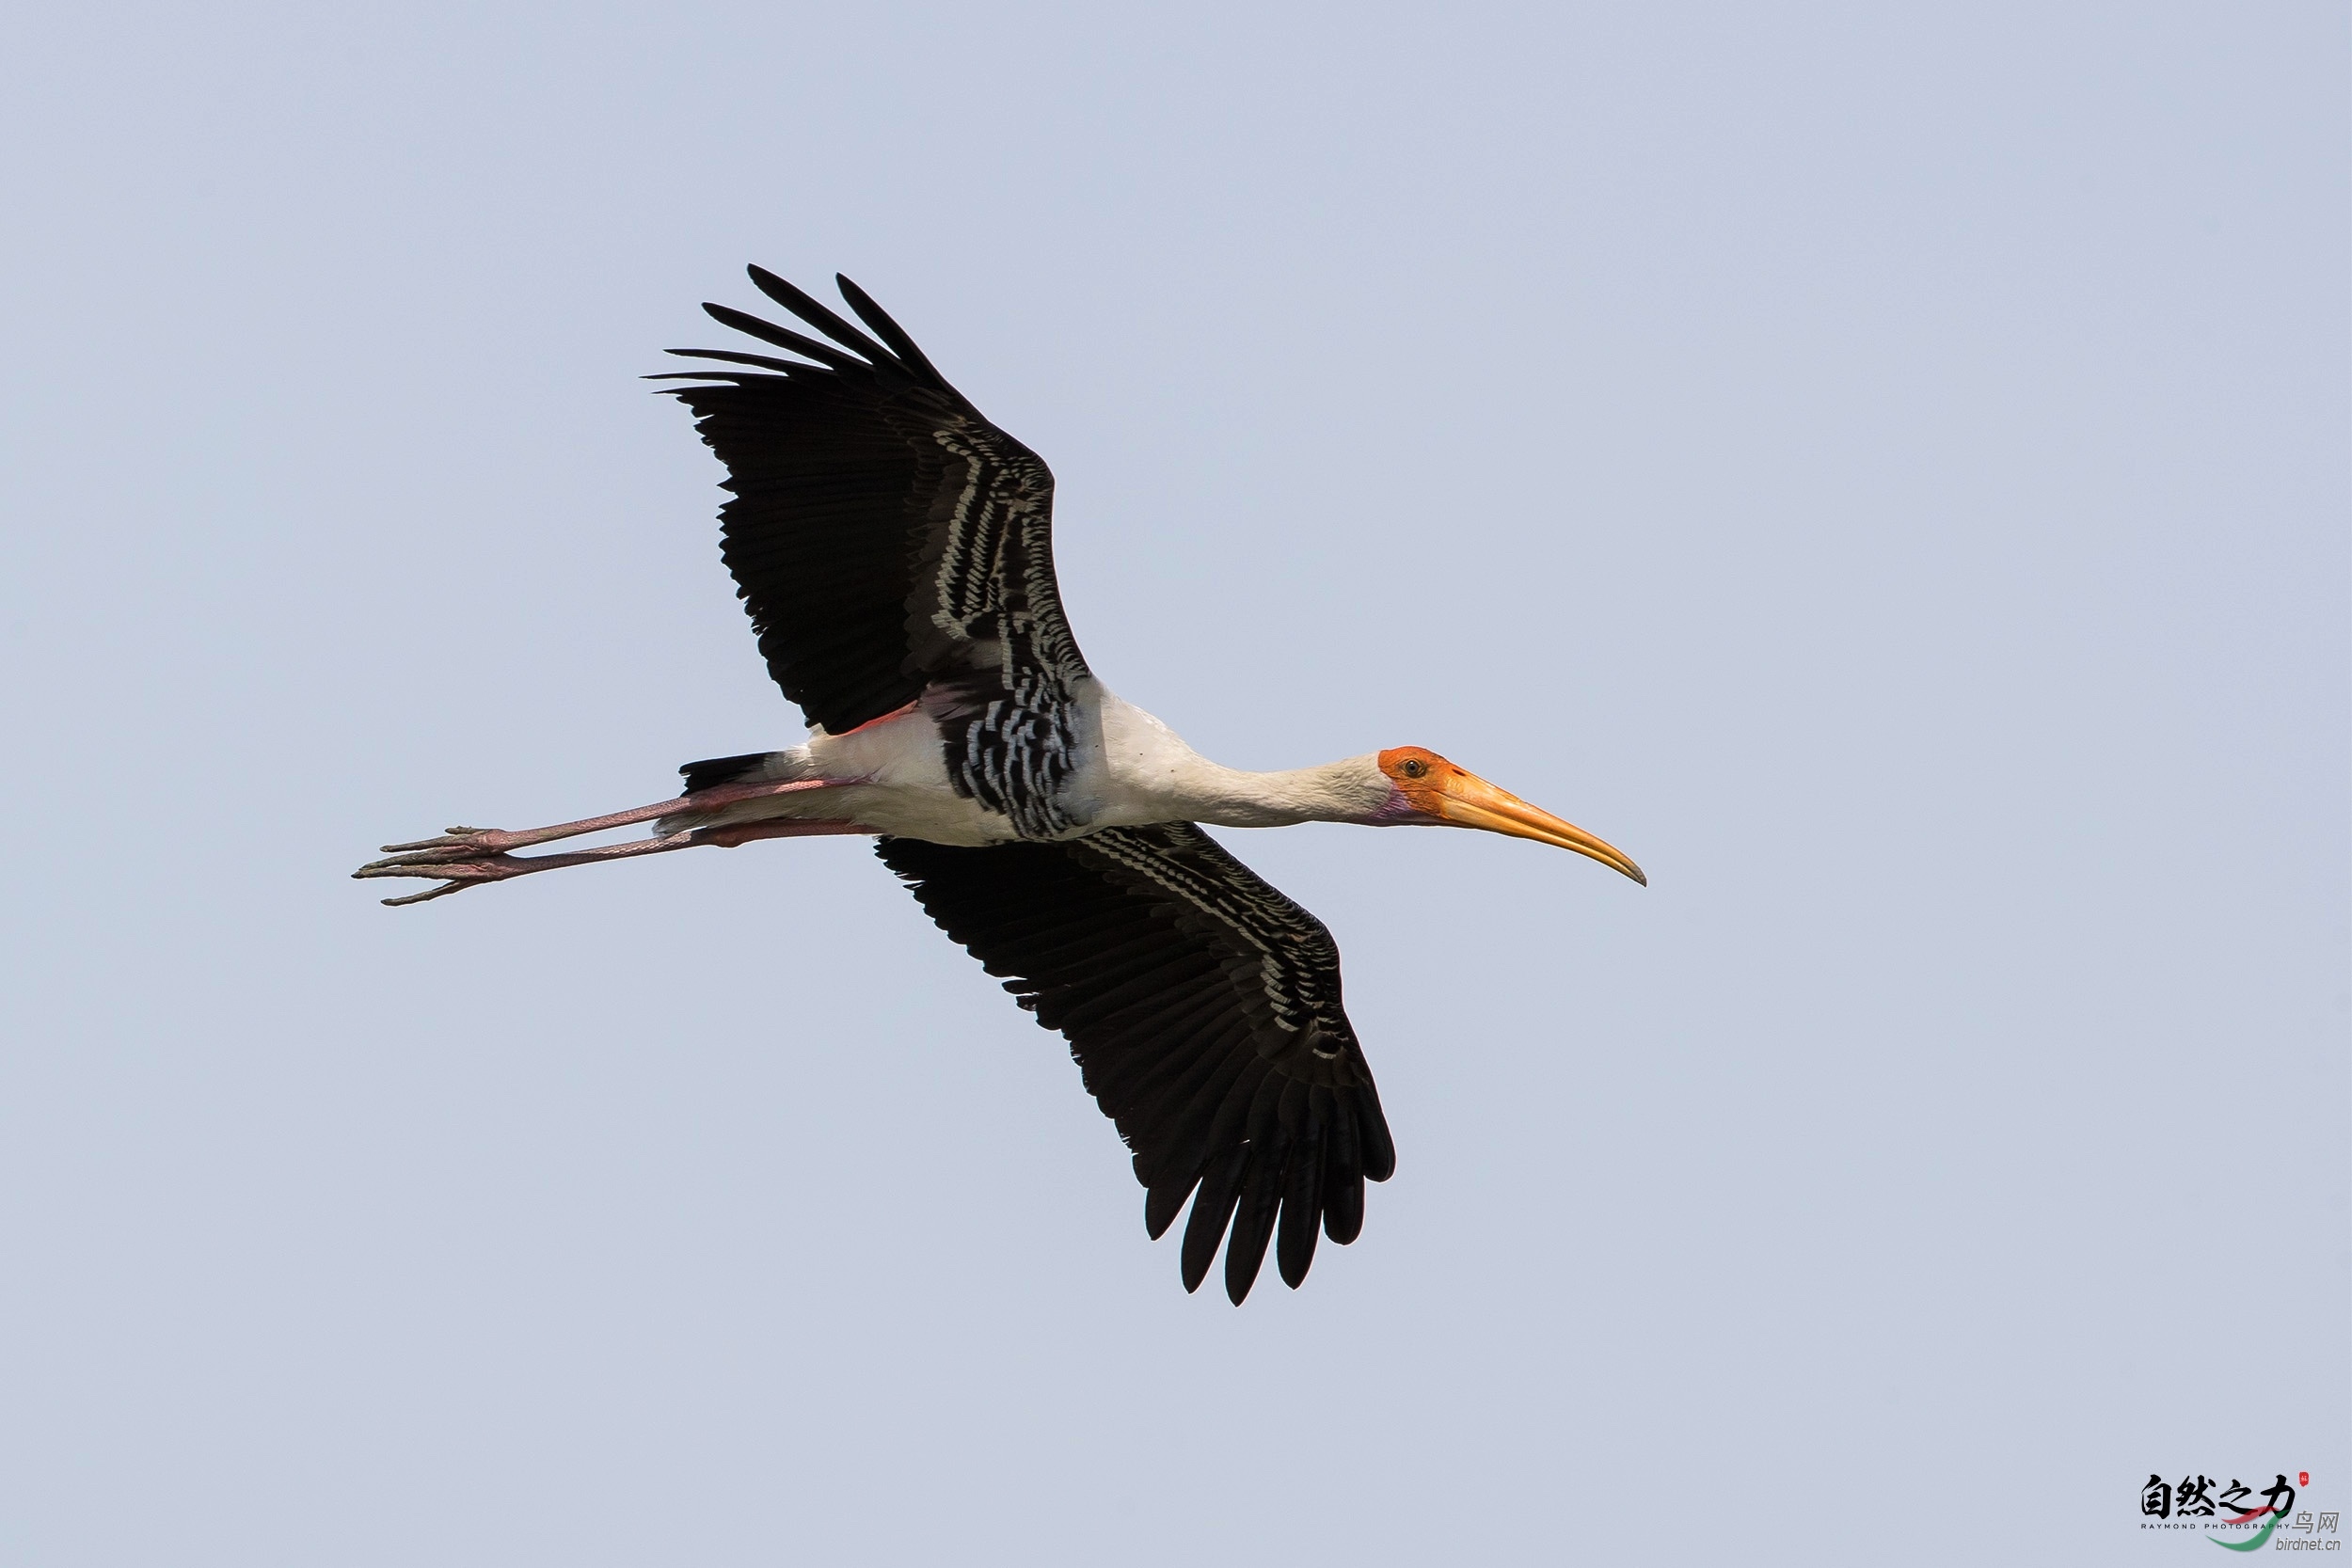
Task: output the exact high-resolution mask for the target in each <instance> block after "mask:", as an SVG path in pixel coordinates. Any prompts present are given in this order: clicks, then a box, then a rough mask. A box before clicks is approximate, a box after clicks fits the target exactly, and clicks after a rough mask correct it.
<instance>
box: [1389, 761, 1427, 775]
mask: <svg viewBox="0 0 2352 1568" xmlns="http://www.w3.org/2000/svg"><path fill="white" fill-rule="evenodd" d="M1397 771H1399V772H1401V773H1403V774H1404V775H1405V776H1406V778H1408V779H1418V778H1420V777H1421V776H1422V774H1424V773H1426V772H1428V771H1429V765H1428V764H1427V763H1425V762H1423V761H1422V760H1421V758H1419V757H1413V758H1410V759H1408V760H1407V761H1406V763H1405V765H1404V766H1403V767H1402V768H1398V769H1397Z"/></svg>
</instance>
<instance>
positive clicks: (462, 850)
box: [351, 828, 544, 908]
mask: <svg viewBox="0 0 2352 1568" xmlns="http://www.w3.org/2000/svg"><path fill="white" fill-rule="evenodd" d="M511 836H512V835H510V834H505V833H501V832H498V831H497V830H495V829H485V828H452V829H451V830H450V831H449V832H447V833H445V834H443V835H442V836H441V837H439V838H426V839H419V840H418V841H417V842H415V843H414V844H387V845H386V846H384V847H385V848H387V849H396V850H402V851H405V853H401V854H394V855H389V856H387V857H386V858H385V859H383V860H380V861H370V862H369V863H367V864H365V865H363V866H361V867H360V868H359V869H358V870H357V871H355V872H353V873H352V874H351V875H352V877H353V878H354V879H357V880H360V881H365V880H367V879H370V878H374V877H418V878H426V879H435V880H438V881H439V882H440V884H441V885H440V886H439V887H431V888H427V889H425V890H424V891H423V892H422V893H411V894H408V895H405V897H400V898H387V899H385V900H384V902H385V903H386V904H387V905H389V906H392V907H394V908H397V907H398V906H400V905H402V904H421V903H424V902H426V901H427V900H429V899H434V898H441V897H446V896H447V895H450V894H453V893H463V892H465V891H466V890H467V889H468V888H469V887H480V886H482V885H483V884H484V883H485V882H502V881H504V880H506V879H508V878H509V877H520V876H523V875H525V874H526V873H529V872H532V871H538V870H541V869H544V867H543V866H542V865H540V864H535V863H532V861H528V860H524V859H522V858H521V857H519V856H516V855H510V854H507V853H505V852H504V849H503V847H502V846H501V844H500V843H498V842H497V841H498V840H501V839H504V838H508V837H511Z"/></svg>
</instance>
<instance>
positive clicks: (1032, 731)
mask: <svg viewBox="0 0 2352 1568" xmlns="http://www.w3.org/2000/svg"><path fill="white" fill-rule="evenodd" d="M751 277H752V281H753V282H754V283H755V284H757V285H758V287H759V289H760V291H761V292H762V293H765V294H767V295H768V296H769V297H770V298H771V299H773V300H774V301H776V302H777V303H778V304H780V305H782V306H783V307H784V308H785V309H787V310H790V311H791V312H792V313H793V314H794V315H796V316H798V317H799V318H800V319H801V320H802V321H803V323H805V324H806V325H809V326H810V327H812V328H814V329H815V330H816V331H818V332H819V333H822V334H823V335H824V337H825V338H826V339H829V340H831V341H818V339H816V338H812V337H808V336H806V335H804V334H802V333H799V332H795V331H791V330H789V329H787V328H785V327H781V326H777V325H772V324H771V323H769V322H765V321H762V320H760V319H759V318H758V317H756V316H750V315H746V314H744V313H743V312H742V311H739V310H732V309H728V308H726V307H725V306H723V305H706V306H704V307H703V309H706V310H707V311H708V312H709V313H710V314H711V316H712V317H714V318H715V319H717V320H718V321H720V322H722V323H723V324H724V325H728V326H731V327H734V328H736V329H737V330H738V331H740V332H744V333H747V334H749V335H750V336H752V337H754V338H757V339H759V340H761V341H764V342H767V343H771V344H773V345H775V346H776V347H779V348H783V349H787V350H789V351H791V352H792V353H794V354H796V355H799V356H802V357H801V358H800V359H781V358H776V357H774V356H768V355H757V354H739V353H735V352H733V351H730V350H723V349H673V350H672V351H671V352H672V353H674V354H683V355H687V356H691V357H699V358H705V359H713V360H718V361H722V362H723V363H725V364H727V365H733V366H741V367H745V368H744V369H742V370H739V371H716V370H714V371H707V372H691V373H690V374H684V375H672V376H662V377H656V378H655V379H658V380H696V381H700V382H703V383H705V384H704V385H698V386H691V387H678V388H668V390H669V391H670V392H671V393H672V395H673V396H675V397H676V398H677V399H678V400H679V401H680V402H682V403H684V404H686V405H687V406H688V407H689V408H691V409H692V410H693V411H694V413H695V416H696V424H695V428H696V429H697V430H698V431H700V432H701V433H702V437H703V439H704V440H705V441H706V442H707V443H709V445H710V447H711V450H713V451H716V452H717V453H718V454H719V459H720V461H721V462H723V463H724V464H725V465H726V467H727V473H728V478H727V481H726V484H725V488H727V489H729V490H731V491H733V492H734V493H735V499H733V500H730V501H728V502H727V503H726V505H725V506H724V507H723V509H722V510H721V513H720V518H721V521H722V524H723V534H724V541H725V542H724V546H723V554H724V556H725V559H726V563H727V570H728V571H730V572H732V573H733V574H734V575H735V581H736V585H737V588H738V591H739V594H740V596H741V597H742V599H743V602H744V605H745V608H746V609H748V610H750V612H751V617H752V626H753V629H754V630H755V631H756V632H757V633H758V634H759V647H760V652H761V653H762V654H764V655H765V656H766V657H767V659H768V670H769V673H771V674H772V675H773V676H774V677H775V679H776V684H777V685H779V686H781V687H783V688H784V692H785V695H786V696H787V697H789V698H791V699H792V700H793V701H794V702H796V703H798V704H800V705H801V710H802V712H803V714H805V715H806V716H807V719H808V721H809V723H811V724H812V725H821V726H823V727H824V728H825V729H826V730H828V731H830V732H832V733H833V734H835V735H839V734H841V733H843V732H845V731H848V730H851V729H855V728H856V727H857V726H858V725H860V724H863V723H866V722H867V721H870V720H874V719H880V718H882V717H883V716H884V715H886V714H890V713H895V712H897V711H898V710H899V709H901V708H903V707H905V706H907V705H909V704H910V703H916V702H920V703H921V704H922V705H923V706H924V708H925V710H926V711H927V712H929V713H930V715H931V716H932V717H933V718H934V719H936V720H938V721H939V722H940V725H941V728H942V731H943V734H944V735H945V737H946V751H947V764H948V773H949V776H950V777H951V778H952V779H953V780H954V781H955V784H956V788H957V790H958V791H959V792H960V793H961V794H963V795H965V796H967V797H970V798H972V799H975V800H978V801H979V803H980V804H982V805H983V806H986V807H988V808H989V809H991V810H993V811H997V812H1001V813H1003V814H1004V815H1006V816H1009V817H1011V818H1012V821H1013V826H1014V830H1015V832H1018V833H1020V834H1021V836H1023V837H1025V838H1029V837H1043V836H1047V835H1050V834H1053V833H1057V832H1062V831H1064V830H1066V829H1067V828H1069V827H1071V826H1072V825H1073V824H1072V823H1071V822H1070V821H1069V820H1067V819H1066V818H1065V817H1064V816H1063V815H1062V812H1061V808H1060V804H1059V799H1058V798H1059V794H1060V785H1061V784H1062V783H1063V781H1064V780H1066V779H1067V778H1068V776H1069V774H1070V771H1071V769H1072V768H1073V766H1074V754H1075V750H1076V745H1077V735H1076V724H1077V721H1078V712H1077V707H1076V704H1075V702H1074V700H1073V691H1074V689H1075V688H1076V686H1077V683H1078V682H1080V681H1082V680H1084V679H1085V678H1086V677H1087V674H1088V671H1087V666H1086V660H1085V659H1084V658H1082V657H1080V656H1079V653H1078V645H1077V642H1076V641H1074V640H1073V638H1072V637H1071V635H1070V626H1069V623H1068V622H1067V621H1066V620H1065V619H1064V618H1063V615H1062V608H1061V597H1060V594H1059V592H1058V591H1057V588H1056V586H1055V581H1054V546H1053V503H1054V476H1053V474H1052V473H1051V472H1050V471H1048V470H1047V468H1046V467H1045V465H1044V463H1043V462H1042V461H1041V460H1040V459H1039V457H1038V456H1037V454H1036V453H1035V452H1032V451H1029V449H1028V448H1026V447H1025V446H1023V445H1022V444H1021V443H1020V442H1018V441H1016V440H1014V439H1013V438H1012V437H1011V436H1008V435H1006V434H1005V433H1004V432H1003V431H1001V430H999V429H997V428H996V427H995V426H994V425H993V424H991V423H990V422H989V421H988V420H986V419H984V418H983V417H982V416H981V414H980V412H979V410H977V409H976V408H974V407H973V406H972V404H971V403H970V402H969V401H967V400H966V399H965V398H964V396H963V395H962V394H961V392H958V391H957V390H956V389H955V388H953V387H950V386H949V385H948V384H947V383H946V380H945V379H944V378H942V377H941V375H940V373H939V372H937V371H936V370H934V369H932V368H931V363H930V360H929V359H927V358H925V357H924V356H923V351H922V350H920V349H918V348H916V347H915V346H914V341H913V340H912V339H910V338H908V336H907V335H906V333H905V332H904V331H902V330H901V329H900V328H899V327H898V324H897V323H895V322H893V321H892V320H891V319H890V318H889V317H888V316H886V315H884V314H883V313H882V309H881V308H880V307H879V306H877V305H875V303H874V302H873V301H872V300H871V299H869V298H867V297H866V293H865V291H863V290H861V289H860V288H858V286H857V285H856V284H854V283H852V282H850V280H849V279H848V278H846V277H843V278H839V279H837V281H838V282H839V284H840V287H841V294H842V297H843V298H844V299H846V300H848V301H849V303H850V309H852V310H854V311H855V312H856V313H857V315H858V317H859V319H860V320H862V321H864V322H865V323H866V325H867V326H868V327H871V328H872V329H873V333H874V336H870V337H869V336H868V335H867V334H866V333H865V332H861V331H859V330H858V329H857V328H856V327H854V326H852V325H850V324H849V323H848V322H846V321H844V320H843V319H842V318H841V317H840V316H838V315H836V314H834V312H833V311H832V310H829V309H826V308H825V307H824V306H823V305H820V304H818V302H817V301H816V300H814V299H812V298H810V297H809V296H808V295H807V294H805V293H802V292H801V291H800V290H798V289H796V288H794V287H793V286H792V285H791V284H789V283H787V282H786V281H785V280H784V279H783V278H781V277H776V276H775V275H774V274H772V273H770V272H767V271H765V270H763V269H762V268H759V267H754V268H752V269H751ZM877 338H879V339H880V341H876V339H877Z"/></svg>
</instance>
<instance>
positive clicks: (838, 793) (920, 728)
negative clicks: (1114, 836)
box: [661, 678, 1391, 846]
mask: <svg viewBox="0 0 2352 1568" xmlns="http://www.w3.org/2000/svg"><path fill="white" fill-rule="evenodd" d="M1078 705H1079V709H1080V712H1081V715H1082V719H1081V726H1082V727H1081V738H1080V745H1079V763H1078V768H1077V770H1076V772H1075V774H1074V775H1073V778H1072V780H1071V782H1070V784H1069V785H1068V786H1067V787H1066V788H1065V789H1064V790H1063V793H1062V805H1063V809H1064V811H1065V812H1066V813H1067V814H1068V816H1070V817H1071V819H1072V820H1073V821H1074V822H1076V823H1077V824H1078V826H1077V827H1075V828H1073V829H1072V830H1071V831H1070V832H1068V833H1066V834H1064V835H1062V836H1064V837H1067V838H1081V837H1084V836H1085V835H1086V834H1088V833H1090V832H1095V831H1097V830H1099V829H1103V828H1116V827H1135V826H1140V825H1142V824H1145V823H1151V822H1207V823H1212V824H1215V825H1217V826H1220V827H1228V828H1279V827H1286V826H1288V825H1290V824H1292V823H1295V822H1311V821H1334V820H1337V821H1367V820H1371V819H1373V818H1374V817H1375V816H1376V815H1377V814H1378V813H1380V812H1381V810H1382V808H1383V807H1384V806H1386V805H1387V803H1388V801H1389V800H1390V795H1391V788H1390V784H1389V781H1388V779H1387V778H1386V777H1385V776H1384V775H1383V774H1382V773H1381V771H1380V767H1379V763H1378V760H1377V759H1376V758H1375V757H1372V756H1369V755H1367V756H1361V757H1350V758H1348V759H1346V760H1345V761H1343V762H1334V763H1327V764H1325V765H1324V766H1322V767H1320V768H1296V769H1294V770H1292V771H1289V772H1280V773H1248V772H1243V771H1242V770H1240V769H1238V768H1220V767H1219V766H1217V765H1216V763H1213V762H1211V761H1209V760H1208V758H1206V757H1204V756H1202V755H1200V752H1196V751H1194V750H1193V749H1192V748H1191V747H1189V746H1187V745H1185V744H1184V739H1183V737H1181V736H1178V735H1177V734H1176V732H1175V731H1174V730H1171V729H1169V728H1168V726H1167V725H1166V724H1163V723H1161V722H1160V721H1158V720H1157V719H1154V718H1152V715H1150V714H1148V713H1146V712H1144V711H1143V709H1141V708H1139V707H1136V706H1135V705H1133V704H1131V703H1127V702H1122V701H1121V700H1120V698H1119V697H1117V696H1115V695H1113V694H1112V692H1111V691H1110V689H1108V688H1107V687H1105V686H1104V685H1103V683H1102V682H1100V681H1097V680H1093V679H1090V678H1089V680H1088V681H1087V682H1085V683H1084V685H1083V686H1082V687H1081V688H1080V689H1079V691H1078ZM941 746H942V743H941V740H940V735H939V727H938V725H936V724H935V723H933V722H932V721H931V720H930V718H929V717H928V716H927V715H926V714H924V712H923V711H922V710H921V709H920V708H917V707H911V708H908V709H906V710H905V711H903V712H899V713H895V714H892V715H890V716H889V717H887V718H883V719H878V720H876V721H873V722H872V723H870V724H863V725H860V726H859V727H858V728H856V729H854V730H851V731H850V732H849V733H848V734H846V735H827V734H826V733H825V732H824V731H822V730H818V731H816V732H814V733H812V734H811V735H810V736H809V738H808V740H807V742H806V743H805V744H803V745H800V746H795V747H793V748H792V749H791V750H789V751H786V752H776V753H775V754H774V755H773V756H771V758H770V759H769V761H768V764H767V766H766V767H765V768H763V769H762V770H761V771H760V772H759V773H755V774H751V775H747V776H746V780H745V782H750V781H751V780H752V779H758V778H767V779H773V780H778V781H784V780H794V781H807V780H824V781H827V782H830V783H836V784H838V785H839V787H838V788H833V789H812V790H808V791H805V792H801V793H795V794H791V795H783V796H776V797H773V798H771V799H768V800H747V801H744V802H742V803H741V804H739V805H733V806H726V807H723V808H721V809H720V810H718V811H715V812H707V813H699V814H693V815H690V816H676V817H665V818H664V819H663V820H662V824H661V831H662V832H675V831H676V830H677V829H679V828H684V827H705V826H724V825H727V824H730V823H741V822H755V821H764V820H768V819H771V818H774V817H780V816H783V817H818V818H825V819H829V820H834V821H840V820H848V821H852V822H857V823H859V824H862V825H863V826H865V827H867V828H871V829H873V830H874V831H875V832H881V833H888V834H892V835H894V836H898V837H904V838H921V839H928V840H930V842H932V843H934V844H960V845H976V846H977V845H985V844H1003V843H1007V842H1009V841H1010V840H1011V839H1013V838H1015V837H1016V836H1018V835H1016V834H1015V833H1014V832H1013V830H1012V824H1011V822H1010V821H1009V819H1008V818H1007V817H1005V816H1002V815H1000V814H998V813H996V812H993V811H989V810H986V809H984V808H983V807H981V806H980V805H979V804H978V802H977V801H975V800H971V799H969V798H968V797H965V796H961V795H958V794H957V793H956V792H955V789H954V788H953V786H952V785H950V784H949V783H948V779H947V768H946V762H945V760H944V754H943V752H942V749H941Z"/></svg>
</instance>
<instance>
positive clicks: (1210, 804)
mask: <svg viewBox="0 0 2352 1568" xmlns="http://www.w3.org/2000/svg"><path fill="white" fill-rule="evenodd" d="M1101 712H1102V717H1103V743H1104V744H1103V751H1104V761H1105V762H1106V763H1107V764H1108V779H1107V780H1106V784H1107V787H1106V788H1105V789H1104V801H1103V803H1104V808H1105V810H1104V815H1103V816H1101V817H1099V818H1098V820H1100V821H1103V822H1104V823H1106V824H1113V823H1126V824H1136V823H1144V822H1207V823H1211V824H1214V825H1216V826H1217V827H1221V828H1284V827H1288V826H1290V825H1291V824H1292V823H1295V822H1360V821H1362V820H1364V819H1365V818H1366V817H1368V816H1371V815H1372V814H1373V813H1374V812H1376V811H1378V810H1379V809H1380V808H1381V807H1382V806H1383V805H1385V804H1386V803H1387V801H1388V799H1389V787H1390V786H1389V781H1388V779H1387V777H1386V776H1385V775H1384V774H1382V773H1381V771H1380V765H1379V761H1378V759H1377V758H1375V757H1373V756H1369V755H1367V756H1360V757H1349V758H1346V759H1345V760H1343V761H1340V762H1327V763H1325V764H1323V765H1322V766H1321V767H1319V768H1290V769H1288V770H1286V771H1283V772H1279V773H1249V772H1244V771H1243V770H1242V769H1240V768H1224V767H1220V766H1219V765H1217V764H1216V763H1214V762H1211V761H1210V760H1209V759H1208V758H1206V757H1204V756H1202V755H1201V754H1200V752H1196V751H1194V750H1193V749H1192V748H1191V747H1189V746H1187V745H1185V744H1184V740H1183V738H1182V737H1181V736H1178V735H1177V734H1176V732H1175V731H1173V730H1171V729H1169V728H1168V726H1167V725H1166V724H1163V723H1161V722H1160V721H1158V720H1157V719H1154V718H1152V716H1151V715H1150V714H1148V713H1146V712H1144V711H1143V710H1142V709H1141V708H1139V707H1136V706H1135V705H1132V704H1129V703H1124V702H1121V701H1120V700H1119V699H1118V698H1117V697H1114V696H1111V695H1110V694H1109V693H1108V692H1105V693H1104V703H1103V707H1102V710H1101Z"/></svg>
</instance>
